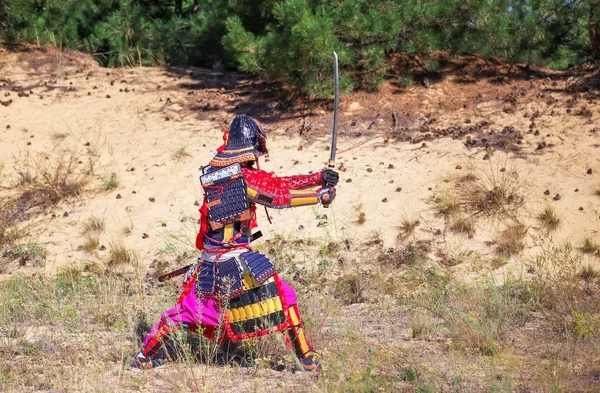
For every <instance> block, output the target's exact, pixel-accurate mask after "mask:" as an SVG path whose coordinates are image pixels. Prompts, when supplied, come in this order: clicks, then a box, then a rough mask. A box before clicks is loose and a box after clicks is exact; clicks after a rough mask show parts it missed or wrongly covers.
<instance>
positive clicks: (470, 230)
mask: <svg viewBox="0 0 600 393" xmlns="http://www.w3.org/2000/svg"><path fill="white" fill-rule="evenodd" d="M450 230H451V231H452V232H455V233H461V234H464V235H467V236H468V237H469V238H472V237H473V236H474V235H475V219H473V217H467V216H463V215H458V216H456V217H454V218H452V220H451V222H450Z"/></svg>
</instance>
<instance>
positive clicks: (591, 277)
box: [579, 265, 600, 282]
mask: <svg viewBox="0 0 600 393" xmlns="http://www.w3.org/2000/svg"><path fill="white" fill-rule="evenodd" d="M579 277H580V278H581V279H582V280H583V281H585V282H593V281H596V280H597V279H598V278H599V277H600V272H599V271H598V270H596V269H594V268H593V267H592V266H591V265H586V266H584V267H582V268H581V270H580V271H579Z"/></svg>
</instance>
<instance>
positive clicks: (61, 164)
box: [16, 154, 90, 209]
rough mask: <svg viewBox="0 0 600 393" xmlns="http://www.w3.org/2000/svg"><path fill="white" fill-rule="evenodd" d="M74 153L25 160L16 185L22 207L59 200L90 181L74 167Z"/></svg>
mask: <svg viewBox="0 0 600 393" xmlns="http://www.w3.org/2000/svg"><path fill="white" fill-rule="evenodd" d="M77 162H78V159H77V157H76V156H75V155H74V154H72V155H70V156H68V157H65V156H61V157H58V158H56V159H54V160H48V162H45V161H44V160H41V159H40V160H36V159H31V160H27V161H26V162H25V163H24V166H23V167H22V168H21V170H19V171H18V172H17V175H18V183H17V185H16V188H18V189H20V190H22V194H21V196H20V198H19V200H20V203H21V204H22V205H24V206H22V207H23V208H25V209H29V208H33V207H42V208H47V207H50V206H53V205H55V204H57V203H59V202H60V201H62V200H65V199H68V198H73V197H77V196H79V195H81V193H82V192H83V191H84V189H85V187H86V186H87V185H88V183H89V181H90V177H89V175H87V174H85V173H81V172H79V171H78V169H77Z"/></svg>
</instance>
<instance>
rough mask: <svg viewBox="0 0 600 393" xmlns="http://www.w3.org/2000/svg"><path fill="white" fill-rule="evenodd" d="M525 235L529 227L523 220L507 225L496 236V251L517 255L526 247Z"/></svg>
mask: <svg viewBox="0 0 600 393" xmlns="http://www.w3.org/2000/svg"><path fill="white" fill-rule="evenodd" d="M525 235H527V227H526V226H525V225H524V224H523V223H521V222H518V221H517V222H514V223H511V224H509V225H507V226H506V228H505V229H504V230H502V231H500V232H499V233H498V234H497V235H496V237H495V238H494V243H495V244H496V251H497V252H498V253H499V254H502V255H515V254H518V253H520V252H521V251H523V249H524V248H525Z"/></svg>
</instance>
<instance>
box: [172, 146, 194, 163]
mask: <svg viewBox="0 0 600 393" xmlns="http://www.w3.org/2000/svg"><path fill="white" fill-rule="evenodd" d="M183 157H192V155H191V154H190V153H188V151H187V150H186V146H181V147H180V148H179V149H177V150H175V152H173V159H174V160H181V159H182V158H183Z"/></svg>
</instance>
